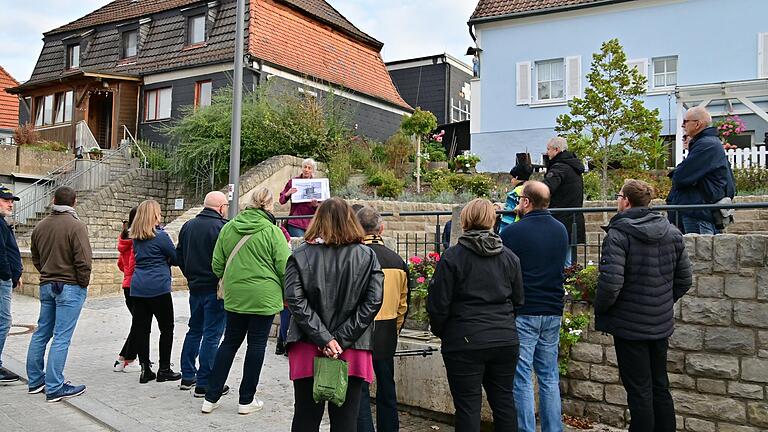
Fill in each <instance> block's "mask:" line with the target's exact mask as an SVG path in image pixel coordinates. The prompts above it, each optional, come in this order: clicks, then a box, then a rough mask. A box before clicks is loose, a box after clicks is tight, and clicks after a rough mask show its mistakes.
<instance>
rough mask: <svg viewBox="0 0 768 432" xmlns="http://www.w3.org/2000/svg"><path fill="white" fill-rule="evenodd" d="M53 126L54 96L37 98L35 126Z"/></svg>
mask: <svg viewBox="0 0 768 432" xmlns="http://www.w3.org/2000/svg"><path fill="white" fill-rule="evenodd" d="M52 124H53V95H52V94H51V95H47V96H40V97H37V98H35V126H48V125H52Z"/></svg>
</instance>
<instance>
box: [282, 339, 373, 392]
mask: <svg viewBox="0 0 768 432" xmlns="http://www.w3.org/2000/svg"><path fill="white" fill-rule="evenodd" d="M322 355H323V353H322V352H320V350H319V349H317V346H315V345H314V344H311V343H309V342H301V341H299V342H294V343H291V344H289V345H288V369H289V377H290V378H291V381H293V380H297V379H302V378H310V377H313V376H314V375H315V357H320V356H322ZM339 358H341V359H342V360H344V361H346V362H347V365H348V367H349V376H354V377H360V378H362V379H364V380H365V382H367V383H370V382H372V381H373V356H372V355H371V352H370V351H367V350H357V349H346V350H344V352H343V353H341V356H340V357H339Z"/></svg>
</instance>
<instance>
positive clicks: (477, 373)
mask: <svg viewBox="0 0 768 432" xmlns="http://www.w3.org/2000/svg"><path fill="white" fill-rule="evenodd" d="M495 221H496V211H495V208H494V207H493V204H491V202H490V201H488V200H486V199H481V198H477V199H475V200H472V201H470V202H469V204H467V206H466V207H464V209H463V210H462V211H461V227H462V229H463V230H464V233H463V234H462V235H461V237H459V241H458V244H457V245H455V246H451V247H450V248H448V250H446V251H445V253H444V254H443V256H442V257H441V259H440V262H439V263H438V264H437V268H436V269H435V274H434V276H433V277H432V281H431V282H430V285H429V290H428V295H427V313H428V314H429V322H430V325H431V329H432V332H433V333H434V334H435V335H437V336H438V337H440V340H441V344H442V346H441V348H442V354H443V362H444V363H445V371H446V373H447V375H448V385H449V386H450V388H451V395H452V396H453V404H454V407H455V408H456V416H455V419H456V430H457V431H462V432H475V431H476V432H479V431H480V406H481V402H482V388H483V387H484V388H485V392H486V394H487V395H488V402H489V404H490V406H491V410H492V411H493V423H494V430H495V431H497V432H502V431H503V432H507V431H509V432H513V431H517V412H516V411H515V400H514V396H513V393H512V390H513V383H514V379H515V368H516V367H517V358H518V347H519V341H518V338H517V327H516V326H515V307H518V306H520V305H522V304H523V278H522V274H521V273H520V260H519V259H518V258H517V256H515V254H514V253H513V252H512V251H511V250H509V249H507V248H506V247H504V246H503V245H502V243H501V238H500V237H499V236H498V234H496V233H494V232H493V231H492V228H493V224H494V222H495Z"/></svg>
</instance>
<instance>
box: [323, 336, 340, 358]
mask: <svg viewBox="0 0 768 432" xmlns="http://www.w3.org/2000/svg"><path fill="white" fill-rule="evenodd" d="M342 352H344V350H342V349H341V345H339V343H338V342H336V339H331V341H330V342H328V345H326V346H325V348H323V354H324V355H325V356H326V357H330V358H335V359H337V358H339V356H340V355H341V353H342Z"/></svg>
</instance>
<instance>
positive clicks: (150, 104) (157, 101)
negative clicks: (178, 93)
mask: <svg viewBox="0 0 768 432" xmlns="http://www.w3.org/2000/svg"><path fill="white" fill-rule="evenodd" d="M144 113H145V114H144V119H145V120H146V121H152V120H162V119H168V118H171V88H170V87H167V88H162V89H157V90H147V92H146V93H145V98H144Z"/></svg>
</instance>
